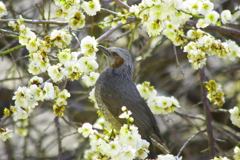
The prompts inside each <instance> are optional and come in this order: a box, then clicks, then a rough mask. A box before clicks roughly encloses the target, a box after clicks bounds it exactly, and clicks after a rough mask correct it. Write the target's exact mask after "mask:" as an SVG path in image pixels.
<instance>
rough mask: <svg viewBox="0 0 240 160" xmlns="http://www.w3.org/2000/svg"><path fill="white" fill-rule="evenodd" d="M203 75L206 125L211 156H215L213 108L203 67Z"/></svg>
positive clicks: (201, 73)
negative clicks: (208, 95) (211, 107)
mask: <svg viewBox="0 0 240 160" xmlns="http://www.w3.org/2000/svg"><path fill="white" fill-rule="evenodd" d="M200 77H201V86H202V101H203V104H204V112H205V116H206V123H207V124H206V125H207V133H208V144H209V151H210V156H211V158H213V157H215V140H214V137H213V127H212V117H211V109H210V105H209V101H208V99H207V89H206V87H205V85H204V83H205V81H206V75H205V70H204V68H202V69H201V70H200Z"/></svg>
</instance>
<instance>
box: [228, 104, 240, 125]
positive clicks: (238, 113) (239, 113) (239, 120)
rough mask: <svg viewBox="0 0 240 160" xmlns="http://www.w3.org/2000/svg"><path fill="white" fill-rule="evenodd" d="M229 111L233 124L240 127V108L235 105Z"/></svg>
mask: <svg viewBox="0 0 240 160" xmlns="http://www.w3.org/2000/svg"><path fill="white" fill-rule="evenodd" d="M229 112H230V114H231V116H230V119H231V121H232V124H234V125H235V126H238V127H240V109H239V108H238V107H237V106H235V107H234V108H232V109H230V110H229Z"/></svg>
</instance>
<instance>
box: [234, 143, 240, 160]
mask: <svg viewBox="0 0 240 160" xmlns="http://www.w3.org/2000/svg"><path fill="white" fill-rule="evenodd" d="M233 158H234V160H238V159H240V148H239V147H238V146H236V147H235V148H234V156H233Z"/></svg>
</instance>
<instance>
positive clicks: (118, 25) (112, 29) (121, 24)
mask: <svg viewBox="0 0 240 160" xmlns="http://www.w3.org/2000/svg"><path fill="white" fill-rule="evenodd" d="M123 25H124V24H123V23H118V24H117V26H116V27H114V28H111V29H110V30H109V31H107V32H106V33H105V34H103V35H102V36H101V37H99V38H98V39H97V41H98V42H101V41H102V40H104V39H105V38H107V37H108V36H110V35H111V34H112V33H113V32H114V31H116V30H117V29H118V28H120V27H122V26H123Z"/></svg>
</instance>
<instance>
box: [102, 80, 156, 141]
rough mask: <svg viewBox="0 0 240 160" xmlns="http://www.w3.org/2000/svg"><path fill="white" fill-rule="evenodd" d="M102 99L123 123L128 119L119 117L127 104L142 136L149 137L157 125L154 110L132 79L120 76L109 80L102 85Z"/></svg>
mask: <svg viewBox="0 0 240 160" xmlns="http://www.w3.org/2000/svg"><path fill="white" fill-rule="evenodd" d="M101 99H102V102H103V103H104V104H105V105H106V106H107V108H108V110H109V111H110V112H111V113H112V115H113V116H114V117H115V118H116V119H117V120H118V121H120V122H121V123H126V120H124V119H120V118H119V115H120V114H121V113H122V110H121V108H122V106H126V107H127V109H128V110H130V111H131V112H132V115H131V116H132V117H133V119H134V122H133V123H134V124H135V125H136V126H137V127H138V128H139V132H140V133H141V135H142V138H145V139H148V138H149V135H150V134H151V131H152V129H154V127H155V126H157V124H156V120H155V118H154V116H153V114H152V112H151V111H150V109H149V107H148V106H147V104H146V102H145V101H144V100H143V99H142V97H141V96H140V94H139V92H138V90H137V88H136V86H135V85H134V83H133V82H132V81H126V79H122V78H119V77H118V78H113V79H110V80H108V81H107V82H106V83H104V84H103V85H102V87H101Z"/></svg>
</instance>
